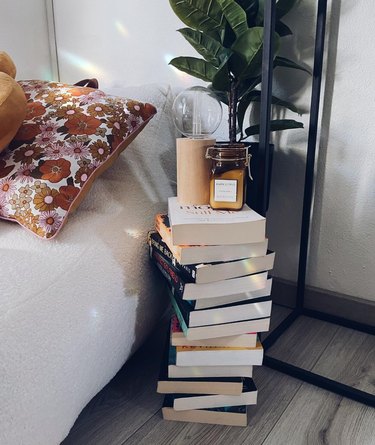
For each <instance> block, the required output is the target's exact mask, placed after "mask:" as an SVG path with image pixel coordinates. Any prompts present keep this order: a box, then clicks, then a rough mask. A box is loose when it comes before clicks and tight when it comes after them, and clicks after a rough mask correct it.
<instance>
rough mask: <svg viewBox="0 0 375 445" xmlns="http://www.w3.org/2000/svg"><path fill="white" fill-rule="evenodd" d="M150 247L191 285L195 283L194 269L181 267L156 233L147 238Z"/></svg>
mask: <svg viewBox="0 0 375 445" xmlns="http://www.w3.org/2000/svg"><path fill="white" fill-rule="evenodd" d="M149 242H150V245H152V247H153V248H154V249H156V250H157V251H158V253H160V255H162V256H163V257H164V258H165V259H166V260H168V261H170V262H171V263H172V264H173V266H174V267H175V268H176V269H177V270H178V271H179V272H180V273H181V274H183V275H184V276H185V277H186V278H187V281H190V282H192V283H195V282H196V275H197V274H196V268H195V266H194V265H182V264H180V263H179V262H178V261H177V260H176V258H175V257H174V256H173V254H172V252H171V251H170V249H169V247H168V246H167V244H166V243H165V242H164V241H163V240H162V239H161V237H160V236H159V235H157V234H156V233H152V234H151V235H150V237H149Z"/></svg>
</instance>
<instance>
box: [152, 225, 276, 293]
mask: <svg viewBox="0 0 375 445" xmlns="http://www.w3.org/2000/svg"><path fill="white" fill-rule="evenodd" d="M148 242H149V245H150V248H151V249H156V251H157V252H158V253H160V254H161V255H162V256H163V257H165V258H166V259H167V260H169V261H171V263H172V264H173V266H174V267H175V268H176V269H177V270H178V271H179V272H180V273H181V275H182V276H184V277H186V279H188V280H189V281H191V282H193V283H197V284H204V283H212V282H214V281H221V280H227V279H230V278H237V277H241V276H244V275H251V274H255V273H258V272H264V271H267V270H270V269H272V268H273V264H274V261H275V253H274V252H271V251H269V252H268V253H267V254H266V255H263V256H258V257H252V258H243V259H241V260H235V261H226V262H215V263H201V264H180V263H179V262H178V260H177V259H176V258H175V257H174V256H173V254H172V252H171V250H170V249H169V247H168V246H167V244H166V243H165V242H164V241H163V240H162V238H161V236H160V235H159V233H157V232H151V233H149V235H148Z"/></svg>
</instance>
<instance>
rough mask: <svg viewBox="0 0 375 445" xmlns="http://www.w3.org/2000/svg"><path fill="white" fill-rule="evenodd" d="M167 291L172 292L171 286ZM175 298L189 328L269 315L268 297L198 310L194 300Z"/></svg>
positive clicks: (269, 304) (269, 302)
mask: <svg viewBox="0 0 375 445" xmlns="http://www.w3.org/2000/svg"><path fill="white" fill-rule="evenodd" d="M168 291H169V292H171V293H172V294H173V288H170V287H169V288H168ZM175 298H176V299H177V304H178V306H179V310H180V312H181V313H182V315H183V318H184V321H185V324H186V326H187V327H189V328H193V327H198V326H211V325H217V324H223V323H232V322H239V321H243V320H251V319H259V318H265V317H269V316H270V315H271V309H272V301H271V298H270V297H261V298H257V299H254V300H245V301H239V302H236V303H232V304H228V305H224V306H219V307H215V308H209V309H199V310H196V309H195V308H194V302H188V301H185V300H181V299H180V298H179V297H175ZM172 304H173V301H172Z"/></svg>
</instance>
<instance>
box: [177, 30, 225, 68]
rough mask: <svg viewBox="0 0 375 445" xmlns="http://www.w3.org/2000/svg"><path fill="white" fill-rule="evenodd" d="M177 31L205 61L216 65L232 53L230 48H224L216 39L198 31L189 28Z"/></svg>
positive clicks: (223, 61) (220, 63)
mask: <svg viewBox="0 0 375 445" xmlns="http://www.w3.org/2000/svg"><path fill="white" fill-rule="evenodd" d="M178 32H179V33H181V34H182V35H183V36H184V37H185V39H186V40H187V41H188V42H189V43H190V44H191V45H192V46H193V48H194V49H195V50H196V51H197V52H198V53H199V54H200V55H201V56H203V58H204V59H205V60H207V62H210V63H212V64H213V65H214V66H216V67H218V66H220V65H222V64H223V63H225V62H226V61H227V60H228V57H229V56H230V55H231V54H232V51H231V50H230V49H227V48H224V47H223V45H221V43H219V42H218V41H217V40H215V39H213V38H212V37H210V36H207V35H205V34H203V33H202V32H200V31H196V30H194V29H191V28H182V29H179V30H178Z"/></svg>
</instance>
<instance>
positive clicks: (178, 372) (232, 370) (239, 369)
mask: <svg viewBox="0 0 375 445" xmlns="http://www.w3.org/2000/svg"><path fill="white" fill-rule="evenodd" d="M252 375H253V367H252V366H251V365H243V366H242V365H241V366H232V365H226V366H177V365H176V348H175V347H173V346H172V345H171V344H170V345H169V355H168V377H170V378H189V377H194V378H195V377H252Z"/></svg>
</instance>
